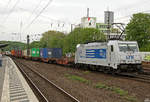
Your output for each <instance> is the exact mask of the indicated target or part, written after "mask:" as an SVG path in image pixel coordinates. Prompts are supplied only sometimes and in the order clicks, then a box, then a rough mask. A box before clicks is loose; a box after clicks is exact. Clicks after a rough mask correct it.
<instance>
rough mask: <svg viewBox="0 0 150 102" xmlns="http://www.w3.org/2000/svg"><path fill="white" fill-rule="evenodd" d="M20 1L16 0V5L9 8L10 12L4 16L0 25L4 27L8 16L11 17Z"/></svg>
mask: <svg viewBox="0 0 150 102" xmlns="http://www.w3.org/2000/svg"><path fill="white" fill-rule="evenodd" d="M19 1H20V0H17V1H16V3H15V4H14V6H13V7H12V8H11V10H10V12H9V13H8V15H7V16H6V18H5V19H4V20H3V23H2V25H4V24H5V23H6V22H7V19H8V18H9V16H10V15H11V13H12V12H13V11H14V9H15V7H16V6H17V5H18V3H19Z"/></svg>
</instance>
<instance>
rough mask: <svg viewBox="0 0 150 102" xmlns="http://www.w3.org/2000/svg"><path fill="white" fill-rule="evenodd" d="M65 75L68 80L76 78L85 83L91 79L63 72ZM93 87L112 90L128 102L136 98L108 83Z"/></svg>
mask: <svg viewBox="0 0 150 102" xmlns="http://www.w3.org/2000/svg"><path fill="white" fill-rule="evenodd" d="M84 73H85V74H87V73H89V71H86V72H84ZM65 76H66V77H67V78H68V79H70V80H76V81H79V82H82V83H85V84H89V83H91V81H89V80H87V79H85V78H82V77H80V76H76V75H70V74H65ZM94 87H95V88H99V89H105V90H108V91H112V92H114V93H116V94H118V95H120V96H121V97H122V98H124V99H126V100H128V101H130V102H137V99H136V98H135V97H133V96H130V95H129V93H128V91H125V90H123V89H120V88H118V87H114V86H108V85H106V84H103V83H98V84H96V85H94Z"/></svg>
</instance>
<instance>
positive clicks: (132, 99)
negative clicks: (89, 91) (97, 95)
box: [95, 83, 137, 102]
mask: <svg viewBox="0 0 150 102" xmlns="http://www.w3.org/2000/svg"><path fill="white" fill-rule="evenodd" d="M95 88H100V89H106V90H109V91H112V92H114V93H116V94H118V95H120V96H122V97H123V98H125V99H127V100H128V101H130V102H137V99H136V98H135V97H133V96H129V94H128V91H125V90H123V89H120V88H118V87H112V86H107V85H105V84H103V83H98V84H96V85H95Z"/></svg>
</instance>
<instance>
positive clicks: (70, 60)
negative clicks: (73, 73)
mask: <svg viewBox="0 0 150 102" xmlns="http://www.w3.org/2000/svg"><path fill="white" fill-rule="evenodd" d="M27 52H28V51H27V50H24V51H22V50H12V51H11V56H14V57H19V58H25V59H31V60H40V61H43V62H47V63H56V64H60V65H72V66H74V67H77V68H78V67H81V68H88V69H90V70H91V69H92V70H99V71H104V72H107V73H122V72H139V71H141V70H142V60H141V56H140V53H139V47H138V44H137V42H136V41H118V40H110V41H108V42H92V43H86V44H78V45H77V46H76V52H75V56H74V57H63V54H62V49H61V48H41V49H39V48H32V49H30V50H29V52H30V53H29V54H28V53H27Z"/></svg>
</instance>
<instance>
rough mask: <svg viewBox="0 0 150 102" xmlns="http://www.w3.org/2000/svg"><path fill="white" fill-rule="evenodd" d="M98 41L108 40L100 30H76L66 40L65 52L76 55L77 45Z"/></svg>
mask: <svg viewBox="0 0 150 102" xmlns="http://www.w3.org/2000/svg"><path fill="white" fill-rule="evenodd" d="M98 40H100V41H105V40H106V36H105V35H104V34H103V33H102V32H101V31H100V30H98V29H95V28H76V29H74V31H72V32H70V33H69V34H68V35H67V36H66V37H65V38H64V44H63V51H64V53H68V52H72V53H74V52H75V50H76V45H77V44H83V43H86V42H91V41H98Z"/></svg>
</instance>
